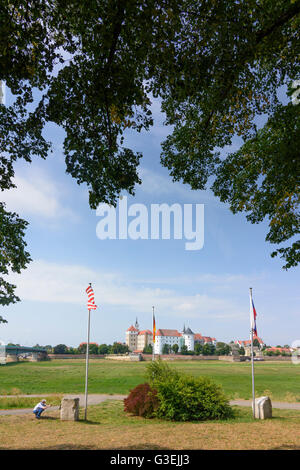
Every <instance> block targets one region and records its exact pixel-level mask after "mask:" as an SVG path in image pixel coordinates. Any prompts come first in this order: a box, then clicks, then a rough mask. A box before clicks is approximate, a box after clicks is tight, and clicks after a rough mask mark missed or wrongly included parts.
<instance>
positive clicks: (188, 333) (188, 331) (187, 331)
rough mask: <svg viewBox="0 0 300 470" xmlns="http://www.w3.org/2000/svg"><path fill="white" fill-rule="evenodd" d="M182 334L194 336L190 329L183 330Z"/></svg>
mask: <svg viewBox="0 0 300 470" xmlns="http://www.w3.org/2000/svg"><path fill="white" fill-rule="evenodd" d="M184 333H185V334H186V335H194V334H195V333H194V332H193V331H192V330H191V329H190V328H188V329H187V330H185V332H184Z"/></svg>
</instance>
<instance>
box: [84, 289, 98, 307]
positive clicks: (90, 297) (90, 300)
mask: <svg viewBox="0 0 300 470" xmlns="http://www.w3.org/2000/svg"><path fill="white" fill-rule="evenodd" d="M85 291H86V293H87V295H88V302H87V308H88V310H96V308H97V305H96V304H95V296H94V291H93V289H92V287H91V286H90V285H89V287H88V288H87V289H86V290H85Z"/></svg>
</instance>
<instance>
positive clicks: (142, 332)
mask: <svg viewBox="0 0 300 470" xmlns="http://www.w3.org/2000/svg"><path fill="white" fill-rule="evenodd" d="M138 334H139V335H146V334H148V335H152V331H150V330H143V331H139V333H138Z"/></svg>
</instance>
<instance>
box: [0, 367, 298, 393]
mask: <svg viewBox="0 0 300 470" xmlns="http://www.w3.org/2000/svg"><path fill="white" fill-rule="evenodd" d="M169 364H170V366H171V367H175V368H177V369H179V370H181V371H184V372H186V373H188V374H191V375H194V376H198V375H205V376H210V377H211V378H213V379H214V380H215V381H216V382H217V383H219V384H221V385H222V386H223V389H224V391H225V393H226V394H227V396H228V398H230V399H237V398H241V399H250V398H251V365H250V364H249V363H224V362H221V361H199V362H198V361H184V362H182V361H178V362H173V361H172V362H169ZM84 380H85V361H84V360H82V359H77V360H65V361H64V360H53V361H49V362H36V363H33V362H20V363H9V364H6V365H4V366H0V395H6V394H14V395H16V394H19V393H22V394H43V393H44V394H45V393H47V394H60V393H83V392H84ZM145 381H146V363H145V362H128V363H127V362H118V361H108V360H91V361H90V367H89V392H90V393H108V394H116V393H118V394H127V393H128V392H129V391H130V390H131V389H132V388H134V387H135V386H136V385H138V384H139V383H143V382H145ZM255 391H256V396H261V395H264V394H267V395H269V396H270V397H271V398H272V399H273V400H277V401H289V402H297V401H298V402H299V401H300V366H296V365H294V364H292V363H291V362H261V363H256V364H255Z"/></svg>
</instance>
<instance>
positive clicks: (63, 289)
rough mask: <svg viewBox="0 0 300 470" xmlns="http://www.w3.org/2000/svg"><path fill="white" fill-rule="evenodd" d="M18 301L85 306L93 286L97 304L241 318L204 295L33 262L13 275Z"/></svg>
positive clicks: (225, 303) (140, 310)
mask: <svg viewBox="0 0 300 470" xmlns="http://www.w3.org/2000/svg"><path fill="white" fill-rule="evenodd" d="M10 281H11V282H13V283H14V284H16V285H17V286H18V287H17V295H19V296H20V298H21V299H24V300H30V301H39V302H59V303H62V302H64V303H74V304H81V305H85V304H86V300H87V299H86V293H85V288H86V287H87V286H88V283H89V282H92V285H93V288H94V291H95V298H96V303H97V302H98V303H99V304H101V307H103V308H105V305H107V306H120V307H123V308H126V310H128V309H129V310H131V311H133V312H137V313H146V312H149V311H150V310H151V307H152V305H155V306H156V307H157V309H158V311H159V312H160V314H161V315H162V316H165V317H180V318H240V317H241V316H244V315H245V314H243V315H242V314H241V311H240V309H239V307H238V306H237V305H236V304H235V303H234V302H233V301H232V300H228V299H225V298H218V297H214V296H210V295H206V294H195V295H185V294H182V293H180V290H179V289H177V288H176V289H162V288H159V287H152V288H150V287H148V286H147V287H145V286H141V285H138V286H136V285H135V283H134V282H133V281H130V280H128V279H127V278H126V279H124V278H123V277H122V276H121V275H120V274H118V273H107V272H101V271H98V270H97V271H96V270H93V269H90V268H88V267H85V266H80V265H59V264H55V263H49V262H46V261H43V260H37V261H34V262H33V263H32V264H31V265H30V266H29V267H28V268H27V269H26V270H25V271H23V272H22V274H20V275H17V274H13V275H11V276H10Z"/></svg>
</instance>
